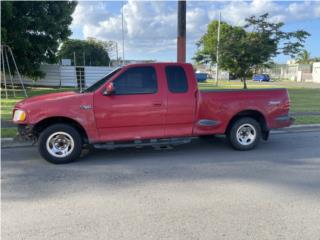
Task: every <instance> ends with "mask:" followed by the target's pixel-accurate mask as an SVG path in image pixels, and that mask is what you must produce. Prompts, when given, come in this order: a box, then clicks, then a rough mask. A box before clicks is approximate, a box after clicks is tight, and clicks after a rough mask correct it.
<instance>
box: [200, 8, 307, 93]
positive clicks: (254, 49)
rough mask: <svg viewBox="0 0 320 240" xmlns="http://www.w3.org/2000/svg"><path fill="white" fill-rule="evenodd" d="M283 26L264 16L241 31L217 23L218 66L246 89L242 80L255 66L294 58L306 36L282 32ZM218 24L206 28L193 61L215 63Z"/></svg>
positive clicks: (223, 23)
mask: <svg viewBox="0 0 320 240" xmlns="http://www.w3.org/2000/svg"><path fill="white" fill-rule="evenodd" d="M283 25H284V24H283V23H282V22H279V23H272V22H269V21H268V14H267V13H266V14H263V15H261V16H259V17H255V16H252V17H250V18H247V19H246V24H245V26H243V27H239V26H231V25H228V24H227V23H225V22H222V23H221V32H220V46H219V52H220V55H219V59H220V61H219V66H220V68H222V69H225V70H228V71H229V72H230V73H231V74H232V75H235V76H238V77H240V78H241V80H242V81H243V83H244V88H247V84H246V77H247V76H248V74H249V72H250V71H252V70H253V69H254V68H256V67H257V66H261V65H263V64H266V63H268V62H270V61H271V59H272V58H273V57H275V56H276V55H278V54H280V53H283V54H285V55H290V56H292V57H293V56H295V55H297V54H298V53H299V52H300V51H301V49H302V47H303V44H304V41H305V39H306V37H307V36H309V33H307V32H306V31H303V30H298V31H295V32H284V31H282V30H281V28H282V27H283ZM217 29H218V22H217V21H213V22H211V23H210V24H209V25H208V30H207V32H206V33H205V35H204V36H203V37H202V38H201V39H200V40H199V42H198V52H197V53H196V55H195V57H194V59H195V60H196V61H199V60H200V61H201V60H203V59H208V58H209V59H210V61H211V62H212V63H215V62H216V47H217Z"/></svg>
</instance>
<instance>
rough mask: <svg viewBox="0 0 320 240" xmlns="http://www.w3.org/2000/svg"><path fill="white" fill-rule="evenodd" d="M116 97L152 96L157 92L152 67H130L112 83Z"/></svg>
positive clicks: (155, 78)
mask: <svg viewBox="0 0 320 240" xmlns="http://www.w3.org/2000/svg"><path fill="white" fill-rule="evenodd" d="M113 86H114V89H115V94H116V95H124V94H152V93H156V92H157V91H158V85H157V77H156V71H155V70H154V68H153V67H132V68H129V69H128V70H127V71H125V72H124V73H123V74H121V75H120V76H119V77H118V78H116V79H115V80H114V81H113Z"/></svg>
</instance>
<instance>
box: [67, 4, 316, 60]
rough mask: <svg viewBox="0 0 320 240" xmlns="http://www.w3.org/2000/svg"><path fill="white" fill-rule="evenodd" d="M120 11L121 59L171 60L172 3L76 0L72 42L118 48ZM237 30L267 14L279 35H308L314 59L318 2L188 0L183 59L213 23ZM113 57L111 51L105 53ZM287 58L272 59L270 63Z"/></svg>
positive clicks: (173, 54) (173, 45)
mask: <svg viewBox="0 0 320 240" xmlns="http://www.w3.org/2000/svg"><path fill="white" fill-rule="evenodd" d="M121 11H123V13H124V32H125V58H126V59H140V60H141V59H154V60H158V61H175V60H176V29H177V16H176V14H177V2H176V1H124V2H121V1H104V2H103V1H90V2H85V1H81V2H79V3H78V6H77V8H76V10H75V12H74V14H73V18H74V20H73V23H72V25H71V29H72V31H73V35H72V36H71V37H72V38H78V39H85V38H87V37H95V38H97V39H101V40H112V41H115V42H117V43H118V46H119V54H120V56H121V55H122V48H121V46H122V44H121ZM219 12H221V13H222V20H223V21H226V22H228V23H229V24H233V25H242V24H243V23H244V19H245V18H246V17H248V16H251V15H261V14H263V13H265V12H268V13H269V14H270V20H271V21H275V22H276V21H282V22H284V23H285V27H284V28H283V29H284V30H285V31H295V30H298V29H303V30H306V31H308V32H309V33H310V34H311V36H310V37H309V38H308V39H307V41H306V44H305V48H306V49H307V50H308V51H309V52H311V55H312V56H320V1H282V2H279V1H270V0H254V1H188V2H187V60H188V61H189V62H191V61H192V60H191V58H192V56H193V55H194V53H195V51H196V46H195V43H196V42H197V40H198V39H199V38H200V37H201V36H202V35H203V34H204V33H205V31H206V28H207V24H208V23H209V22H210V21H212V20H214V19H217V17H218V14H219ZM111 55H112V57H115V51H114V52H113V53H111ZM288 59H290V57H288V56H282V55H280V56H278V57H276V59H275V61H276V62H280V63H283V62H286V61H287V60H288Z"/></svg>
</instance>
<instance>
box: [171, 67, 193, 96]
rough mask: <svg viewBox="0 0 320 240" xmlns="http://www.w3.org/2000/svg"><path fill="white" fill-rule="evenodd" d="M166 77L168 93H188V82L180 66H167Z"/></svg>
mask: <svg viewBox="0 0 320 240" xmlns="http://www.w3.org/2000/svg"><path fill="white" fill-rule="evenodd" d="M166 77H167V82H168V88H169V91H170V92H172V93H185V92H187V91H188V80H187V76H186V73H185V71H184V69H183V68H182V67H180V66H167V67H166Z"/></svg>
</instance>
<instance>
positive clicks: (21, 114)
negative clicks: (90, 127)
mask: <svg viewBox="0 0 320 240" xmlns="http://www.w3.org/2000/svg"><path fill="white" fill-rule="evenodd" d="M24 120H26V112H25V111H23V110H20V109H17V110H15V111H14V115H13V121H14V122H23V121H24Z"/></svg>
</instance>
